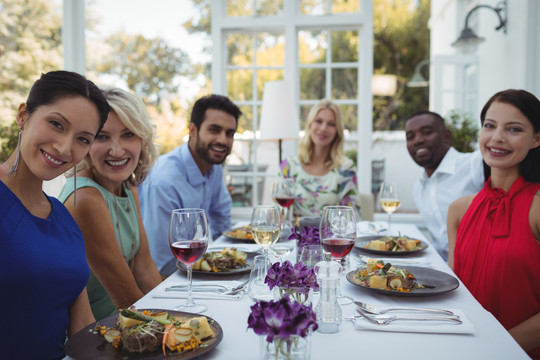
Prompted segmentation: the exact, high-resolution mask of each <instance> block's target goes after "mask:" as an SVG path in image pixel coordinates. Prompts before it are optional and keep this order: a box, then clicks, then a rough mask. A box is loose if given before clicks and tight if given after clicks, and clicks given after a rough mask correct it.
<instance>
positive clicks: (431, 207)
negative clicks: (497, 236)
mask: <svg viewBox="0 0 540 360" xmlns="http://www.w3.org/2000/svg"><path fill="white" fill-rule="evenodd" d="M483 186H484V167H483V164H482V154H480V152H479V151H475V152H473V153H460V152H458V151H457V150H456V149H454V148H453V147H451V148H450V149H449V150H448V152H447V153H446V155H445V156H444V158H443V159H442V161H441V163H440V164H439V166H438V167H437V170H435V172H434V173H433V174H431V176H430V177H428V176H427V174H426V172H425V171H424V172H423V174H422V176H421V177H420V179H418V180H417V181H416V183H415V184H414V188H413V196H414V201H415V202H416V208H417V209H418V211H419V212H420V215H422V218H423V219H424V222H425V223H426V225H427V228H428V230H429V232H430V233H431V235H432V236H433V239H434V240H435V243H434V246H435V248H436V249H437V251H438V252H439V254H440V255H441V256H442V258H443V259H444V260H448V234H447V231H446V221H447V217H448V207H449V206H450V204H451V203H452V202H453V201H454V200H456V199H458V198H460V197H462V196H466V195H470V194H474V193H477V192H478V191H479V190H480V189H481V188H482V187H483Z"/></svg>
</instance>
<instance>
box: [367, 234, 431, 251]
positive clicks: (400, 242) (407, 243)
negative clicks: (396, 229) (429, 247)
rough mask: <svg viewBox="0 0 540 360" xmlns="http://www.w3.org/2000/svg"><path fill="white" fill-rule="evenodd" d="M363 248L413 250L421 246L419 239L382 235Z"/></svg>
mask: <svg viewBox="0 0 540 360" xmlns="http://www.w3.org/2000/svg"><path fill="white" fill-rule="evenodd" d="M365 248H366V249H370V250H378V251H415V250H420V249H422V248H423V247H422V242H421V241H420V240H415V239H409V238H408V237H407V236H397V237H396V236H384V237H381V238H379V239H377V240H372V241H370V242H369V243H368V244H367V245H366V246H365Z"/></svg>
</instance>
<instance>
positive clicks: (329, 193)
mask: <svg viewBox="0 0 540 360" xmlns="http://www.w3.org/2000/svg"><path fill="white" fill-rule="evenodd" d="M343 141H344V135H343V119H342V116H341V110H340V109H339V107H338V106H337V105H336V104H334V103H333V102H331V101H329V100H322V101H321V102H319V103H318V104H317V105H315V106H314V107H313V108H311V110H310V112H309V114H308V117H307V119H306V128H305V134H304V137H303V138H302V139H301V140H300V144H299V145H298V158H287V159H285V160H283V161H282V162H281V174H280V175H281V176H283V177H285V178H293V179H295V182H296V200H295V202H294V205H293V213H294V216H295V217H298V216H317V215H319V214H320V213H321V211H322V209H323V207H324V206H327V205H348V206H352V207H353V208H355V209H356V216H357V219H360V201H359V197H358V186H357V179H356V168H355V166H354V163H353V162H352V160H350V159H349V158H347V157H346V156H345V154H344V150H343Z"/></svg>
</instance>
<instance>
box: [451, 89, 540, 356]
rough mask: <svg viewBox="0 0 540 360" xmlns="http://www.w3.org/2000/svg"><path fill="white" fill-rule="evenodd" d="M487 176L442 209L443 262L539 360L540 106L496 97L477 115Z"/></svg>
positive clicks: (521, 95) (515, 94)
mask: <svg viewBox="0 0 540 360" xmlns="http://www.w3.org/2000/svg"><path fill="white" fill-rule="evenodd" d="M480 118H481V123H482V129H481V131H480V139H479V145H480V151H481V152H482V157H483V158H484V162H485V163H486V164H487V165H488V166H489V168H490V171H491V177H490V178H489V179H488V180H487V182H486V184H485V186H484V188H483V189H482V190H480V192H478V194H476V195H470V196H466V197H463V198H460V199H458V200H456V201H455V202H454V203H452V204H451V205H450V208H449V211H448V242H449V256H448V264H449V265H450V267H452V269H454V271H455V273H456V274H457V275H458V277H459V278H460V279H461V281H463V283H464V284H465V286H466V287H467V288H468V289H469V291H470V292H471V293H472V294H473V295H474V297H475V298H476V299H477V300H478V301H479V302H480V304H482V306H483V307H484V308H485V309H486V310H488V311H489V312H491V313H492V314H493V315H494V316H495V317H496V318H497V320H499V322H500V323H501V324H502V325H503V326H504V327H505V328H506V329H507V330H508V331H509V332H510V334H511V335H512V336H513V337H514V339H515V340H516V341H517V342H518V343H519V345H520V346H521V347H522V348H523V349H524V350H525V351H527V352H528V353H529V355H531V356H532V357H533V358H534V359H540V147H539V146H540V101H539V100H538V99H537V98H536V97H535V96H534V95H532V94H530V93H528V92H526V91H524V90H506V91H501V92H499V93H497V94H495V95H493V96H492V97H491V99H489V101H488V102H487V103H486V105H485V106H484V108H483V109H482V112H481V114H480Z"/></svg>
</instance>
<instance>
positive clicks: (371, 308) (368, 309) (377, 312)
mask: <svg viewBox="0 0 540 360" xmlns="http://www.w3.org/2000/svg"><path fill="white" fill-rule="evenodd" d="M354 304H355V305H356V306H358V307H359V308H361V309H362V310H364V311H365V312H367V313H369V314H373V315H382V314H385V313H387V312H389V311H421V312H429V313H442V314H447V315H454V313H453V312H451V311H450V310H443V309H430V308H409V307H395V308H389V309H380V310H379V309H377V307H375V305H371V304H366V303H363V302H360V301H355V302H354Z"/></svg>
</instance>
